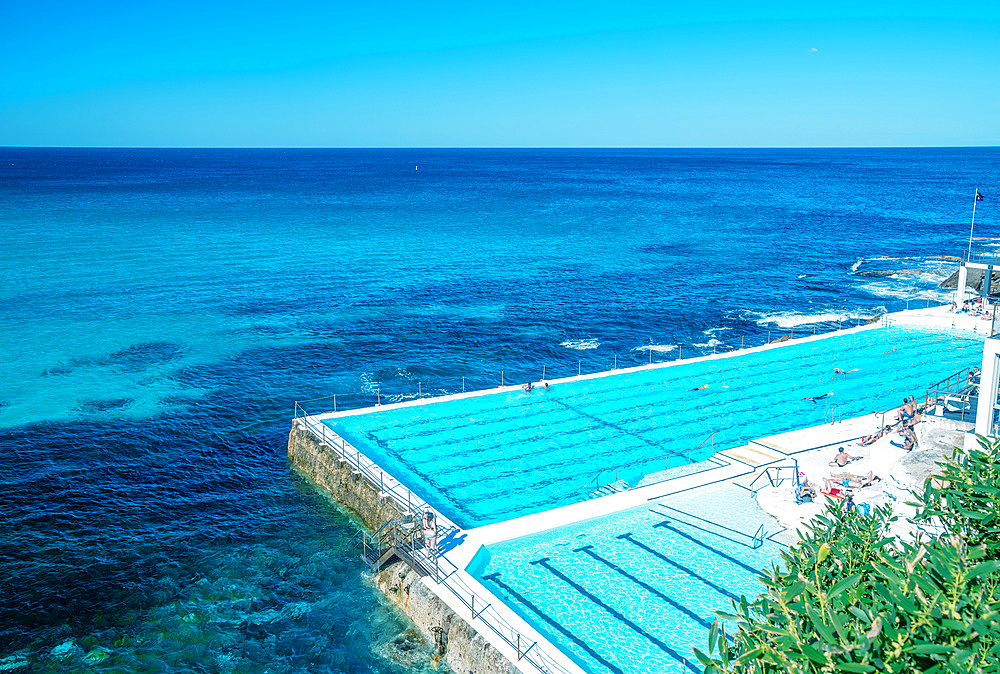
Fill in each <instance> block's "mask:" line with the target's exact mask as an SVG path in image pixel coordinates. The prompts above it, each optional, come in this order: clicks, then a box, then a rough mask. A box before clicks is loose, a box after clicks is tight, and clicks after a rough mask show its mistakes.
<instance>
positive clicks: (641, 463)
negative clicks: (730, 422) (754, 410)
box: [580, 431, 718, 491]
mask: <svg viewBox="0 0 1000 674" xmlns="http://www.w3.org/2000/svg"><path fill="white" fill-rule="evenodd" d="M716 433H718V431H712V432H711V433H709V434H708V437H707V438H705V439H704V440H702V441H701V443H700V444H699V445H698V446H697V447H695V448H694V449H688V450H687V456H688V463H691V455H692V454H693V453H695V452H697V451H698V450H699V449H701V448H702V447H704V446H705V443H706V442H709V441H711V445H710V446H711V448H712V451H711V452H710V453H709V455H710V456H711V455H712V454H714V453H715V434H716ZM684 453H685V452H684V450H681V451H679V452H671V453H669V454H664V455H662V456H654V457H651V458H648V459H639V460H637V461H630V462H629V463H622V464H619V465H617V466H610V467H608V468H602V469H601V470H600V471H598V473H597V475H596V476H594V479H592V480H591V481H590V482H588V483H587V484H585V485H584V486H583V487H581V488H580V491H586V490H587V489H588V488H589V487H590V486H591V485H594V484H595V483H596V485H595V488H597V489H599V488H600V486H601V482H600V480H601V476H602V475H604V473H607V472H609V471H612V470H613V471H615V481H617V480H618V471H619V470H620V469H623V468H629V467H631V466H635V465H638V466H639V475H640V476H641V475H645V474H646V473H645V469H644V466H645V464H647V463H649V462H650V461H663V469H664V470H667V461H669V460H670V458H671V457H675V456H684Z"/></svg>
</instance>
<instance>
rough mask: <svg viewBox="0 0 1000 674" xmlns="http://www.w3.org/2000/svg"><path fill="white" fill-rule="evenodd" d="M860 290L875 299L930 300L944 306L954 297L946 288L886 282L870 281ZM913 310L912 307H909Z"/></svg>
mask: <svg viewBox="0 0 1000 674" xmlns="http://www.w3.org/2000/svg"><path fill="white" fill-rule="evenodd" d="M861 290H864V291H865V292H867V293H868V294H870V295H874V296H875V297H891V298H894V299H898V300H917V301H918V302H919V301H925V302H926V301H927V300H930V301H931V302H932V303H933V302H937V303H940V304H946V303H948V302H950V301H951V300H952V299H953V298H954V295H955V291H954V290H950V289H948V288H936V287H932V288H917V287H914V286H912V285H908V286H903V285H899V284H896V283H889V282H886V281H872V282H871V283H866V284H864V285H862V286H861ZM910 308H911V309H913V308H914V307H913V306H910Z"/></svg>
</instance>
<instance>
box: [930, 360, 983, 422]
mask: <svg viewBox="0 0 1000 674" xmlns="http://www.w3.org/2000/svg"><path fill="white" fill-rule="evenodd" d="M975 369H976V368H974V367H966V368H963V369H961V370H959V371H958V372H956V373H955V374H953V375H951V376H948V377H945V378H944V379H942V380H941V381H939V382H937V383H936V384H931V385H930V386H928V387H927V393H926V397H925V398H924V400H925V401H926V403H927V404H928V405H941V406H942V408H943V410H944V411H945V412H951V413H953V414H959V417H960V419H961V421H963V422H964V421H965V417H966V416H974V415H975V412H974V410H973V409H972V405H971V404H970V403H971V401H972V398H978V396H979V380H978V377H977V376H976V375H975ZM954 406H958V407H960V409H959V410H958V411H957V412H956V411H954V410H951V409H949V408H950V407H954ZM966 410H968V415H967V414H966Z"/></svg>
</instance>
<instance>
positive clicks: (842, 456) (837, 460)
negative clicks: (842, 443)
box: [830, 447, 861, 468]
mask: <svg viewBox="0 0 1000 674" xmlns="http://www.w3.org/2000/svg"><path fill="white" fill-rule="evenodd" d="M860 458H861V457H860V456H851V455H850V454H848V453H847V452H846V451H844V448H843V447H838V448H837V455H836V456H835V457H833V461H831V462H830V465H831V466H840V467H841V468H843V467H844V466H846V465H847V464H849V463H850V462H851V461H857V460H858V459H860Z"/></svg>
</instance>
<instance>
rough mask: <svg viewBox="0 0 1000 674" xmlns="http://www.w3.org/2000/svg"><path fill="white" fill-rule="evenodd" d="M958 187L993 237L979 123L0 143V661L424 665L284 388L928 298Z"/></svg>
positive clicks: (932, 297) (998, 229)
mask: <svg viewBox="0 0 1000 674" xmlns="http://www.w3.org/2000/svg"><path fill="white" fill-rule="evenodd" d="M977 187H978V188H979V190H980V191H981V192H983V194H984V195H986V197H987V199H986V201H983V202H980V203H979V206H978V210H977V215H976V222H977V225H976V235H977V237H991V236H1000V214H998V211H997V200H998V199H1000V150H998V149H996V148H992V149H899V150H893V149H879V150H851V149H845V150H421V149H413V150H111V149H109V150H89V149H15V148H7V149H0V242H2V246H0V250H2V255H0V279H2V281H3V282H2V284H0V325H2V330H0V367H2V370H0V373H2V376H0V506H2V512H0V670H2V671H19V672H29V671H30V672H63V671H84V670H86V671H107V672H111V671H116V672H120V671H143V672H160V671H162V672H184V671H190V672H303V673H304V672H402V671H422V669H429V668H430V664H429V662H428V659H427V657H426V653H424V652H420V653H418V655H419V656H420V657H418V658H417V659H419V660H420V661H421V662H422V663H423V664H420V665H417V666H414V667H408V666H407V664H406V663H405V662H404V663H403V664H399V663H398V662H396V660H394V659H393V658H392V657H389V656H387V655H386V654H387V653H398V652H399V651H398V649H393V648H392V647H391V644H392V642H393V641H394V640H396V639H397V638H398V637H399V635H400V633H401V632H403V631H405V630H406V629H407V626H406V625H405V624H404V623H403V621H401V620H400V619H399V618H397V617H395V616H394V614H392V613H391V612H390V611H388V610H387V609H385V608H384V607H383V606H382V605H381V604H380V603H379V601H378V600H377V597H376V595H375V594H374V592H373V591H372V590H371V589H370V588H369V587H368V586H367V585H366V584H364V583H363V582H359V581H361V579H362V575H363V568H362V565H361V563H360V561H359V560H358V552H359V551H358V546H359V542H358V541H357V540H356V538H355V536H356V532H357V528H356V526H355V524H354V523H353V522H352V521H351V520H350V519H349V518H348V517H346V516H345V515H344V514H342V513H341V512H340V511H338V510H337V509H336V508H335V507H334V506H332V505H331V504H330V503H329V502H328V501H327V500H326V499H325V498H323V497H322V496H321V495H319V494H317V493H316V492H315V491H314V490H313V489H312V488H311V487H310V485H309V484H308V483H306V482H304V481H303V480H302V479H301V478H299V477H298V476H297V475H295V474H294V473H293V472H292V471H291V470H290V468H289V465H288V461H287V458H286V454H285V449H286V447H285V442H286V437H287V432H288V429H289V425H290V419H291V416H292V410H293V406H294V403H295V401H304V400H313V402H309V403H306V404H305V407H306V408H307V409H309V410H310V411H321V410H323V409H327V408H329V407H330V406H331V401H330V399H329V398H327V399H326V400H318V401H316V400H314V399H317V398H325V397H327V396H331V395H334V394H336V395H337V404H338V407H340V408H344V407H349V406H360V405H370V404H373V403H374V402H375V400H376V397H377V396H381V399H382V402H386V401H396V400H402V399H407V398H412V397H414V396H416V395H417V392H418V390H419V391H421V392H422V393H423V395H437V394H442V393H450V392H456V391H459V390H461V387H462V378H463V377H464V378H465V386H466V387H467V388H470V389H472V388H486V387H492V386H496V385H498V384H499V383H500V380H501V372H502V373H503V375H502V376H503V378H504V381H505V382H508V383H510V382H520V381H527V380H529V379H534V380H537V379H539V377H540V376H541V369H542V367H543V366H544V367H545V368H546V374H547V376H549V377H550V378H551V377H558V376H564V375H570V374H575V373H576V372H577V370H578V369H579V370H582V371H583V372H591V371H596V370H606V369H610V368H611V367H613V366H614V364H615V363H616V362H617V365H618V366H619V367H621V366H626V365H634V364H638V363H644V362H647V361H648V360H649V359H650V358H652V359H653V360H667V359H673V358H677V357H678V356H682V357H688V356H695V355H701V354H705V353H711V352H712V351H713V350H714V349H718V348H727V347H732V346H737V347H738V346H739V345H740V344H741V343H745V344H747V345H751V344H753V345H755V344H760V343H762V342H763V341H764V340H765V339H767V337H768V333H769V332H770V335H771V337H772V338H774V337H776V336H778V335H781V334H787V333H788V332H790V331H795V332H796V334H805V333H808V332H812V331H814V330H815V331H826V330H833V329H836V328H837V327H838V326H840V325H853V324H854V323H856V322H857V321H858V320H859V318H864V317H868V316H871V315H873V314H874V313H875V312H876V311H877V310H878V307H881V306H885V307H887V308H888V309H889V310H898V309H902V308H904V307H905V306H906V305H907V303H909V305H910V306H911V307H912V306H914V305H918V306H923V305H925V304H926V303H928V302H938V301H942V302H943V301H950V294H949V293H947V292H944V291H941V290H939V289H937V287H936V286H937V284H938V283H939V282H940V281H941V280H942V279H944V278H946V277H947V275H948V274H950V273H951V272H952V271H953V270H954V269H955V267H956V265H955V263H954V262H949V261H947V260H941V259H934V256H940V255H951V256H961V255H962V254H963V252H964V250H965V247H966V246H967V244H968V237H969V225H970V220H971V216H972V205H973V203H972V197H973V195H974V190H975V189H976V188H977ZM998 243H1000V239H998V240H997V241H996V242H992V241H989V240H979V241H976V242H975V244H976V245H975V248H976V249H977V250H979V251H980V252H982V251H986V252H988V251H990V250H992V249H993V248H994V247H995V244H998ZM872 271H876V272H886V271H902V273H898V274H893V275H888V276H872V275H867V273H868V272H872Z"/></svg>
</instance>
